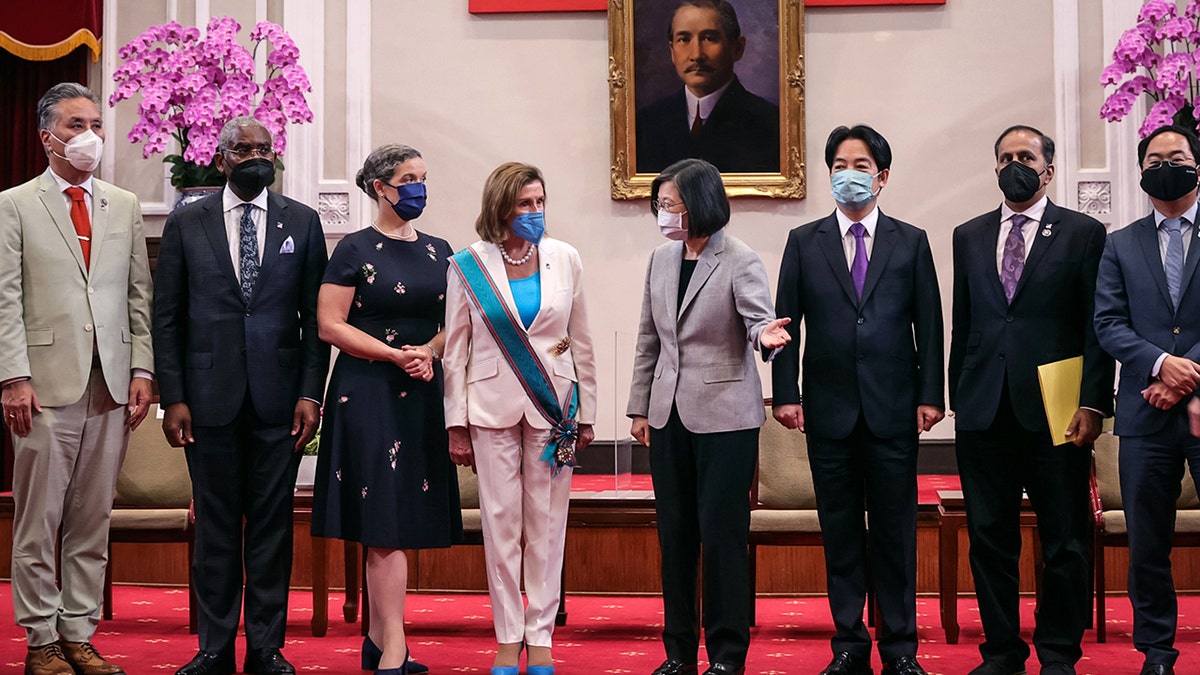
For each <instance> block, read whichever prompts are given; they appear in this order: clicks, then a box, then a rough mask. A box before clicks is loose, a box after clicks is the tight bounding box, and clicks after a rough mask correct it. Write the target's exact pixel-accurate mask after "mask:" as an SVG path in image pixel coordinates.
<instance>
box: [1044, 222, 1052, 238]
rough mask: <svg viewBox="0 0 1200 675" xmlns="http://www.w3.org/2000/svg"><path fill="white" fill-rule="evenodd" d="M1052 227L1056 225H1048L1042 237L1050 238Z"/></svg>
mask: <svg viewBox="0 0 1200 675" xmlns="http://www.w3.org/2000/svg"><path fill="white" fill-rule="evenodd" d="M1051 227H1054V223H1046V227H1044V228H1042V236H1043V237H1049V236H1050V228H1051Z"/></svg>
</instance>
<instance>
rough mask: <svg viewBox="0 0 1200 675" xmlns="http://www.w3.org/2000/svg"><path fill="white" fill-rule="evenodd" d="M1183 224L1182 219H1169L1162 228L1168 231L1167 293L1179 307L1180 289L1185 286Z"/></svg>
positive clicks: (1165, 268) (1165, 267)
mask: <svg viewBox="0 0 1200 675" xmlns="http://www.w3.org/2000/svg"><path fill="white" fill-rule="evenodd" d="M1182 226H1183V222H1182V219H1180V218H1167V219H1166V220H1164V221H1163V224H1162V227H1163V229H1164V230H1166V231H1167V259H1166V260H1165V261H1164V262H1163V271H1164V272H1166V273H1167V292H1169V293H1170V294H1171V304H1172V305H1173V306H1175V307H1178V306H1179V289H1180V288H1181V287H1182V286H1183V227H1182Z"/></svg>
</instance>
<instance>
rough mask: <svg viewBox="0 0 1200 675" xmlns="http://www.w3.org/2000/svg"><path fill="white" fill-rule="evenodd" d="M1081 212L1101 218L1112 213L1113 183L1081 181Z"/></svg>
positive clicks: (1079, 196)
mask: <svg viewBox="0 0 1200 675" xmlns="http://www.w3.org/2000/svg"><path fill="white" fill-rule="evenodd" d="M1078 199H1079V210H1080V211H1082V212H1084V213H1086V214H1088V215H1089V216H1093V217H1099V216H1106V215H1108V214H1110V213H1112V183H1110V182H1108V181H1106V180H1095V181H1088V180H1081V181H1079V194H1078Z"/></svg>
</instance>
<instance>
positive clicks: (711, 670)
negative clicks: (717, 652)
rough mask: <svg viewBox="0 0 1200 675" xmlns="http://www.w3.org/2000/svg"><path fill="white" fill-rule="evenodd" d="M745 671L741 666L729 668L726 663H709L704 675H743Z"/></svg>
mask: <svg viewBox="0 0 1200 675" xmlns="http://www.w3.org/2000/svg"><path fill="white" fill-rule="evenodd" d="M745 672H746V669H745V668H743V667H742V666H731V665H729V664H728V663H711V664H709V666H708V670H706V671H704V675H744V673H745Z"/></svg>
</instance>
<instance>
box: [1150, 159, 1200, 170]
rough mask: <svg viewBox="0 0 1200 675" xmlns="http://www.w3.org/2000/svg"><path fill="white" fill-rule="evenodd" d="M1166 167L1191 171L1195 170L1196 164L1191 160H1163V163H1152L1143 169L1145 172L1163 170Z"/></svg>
mask: <svg viewBox="0 0 1200 675" xmlns="http://www.w3.org/2000/svg"><path fill="white" fill-rule="evenodd" d="M1164 166H1170V167H1173V168H1176V169H1178V168H1180V167H1187V168H1189V169H1195V168H1196V162H1195V161H1193V160H1190V159H1183V160H1179V159H1171V160H1163V161H1158V162H1150V163H1149V164H1147V165H1146V168H1145V169H1143V171H1149V170H1151V169H1161V168H1163V167H1164Z"/></svg>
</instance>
